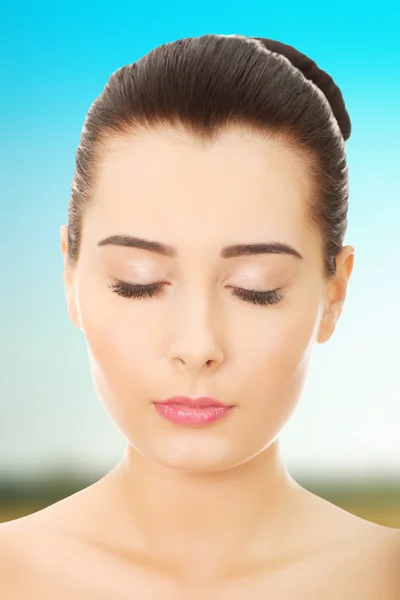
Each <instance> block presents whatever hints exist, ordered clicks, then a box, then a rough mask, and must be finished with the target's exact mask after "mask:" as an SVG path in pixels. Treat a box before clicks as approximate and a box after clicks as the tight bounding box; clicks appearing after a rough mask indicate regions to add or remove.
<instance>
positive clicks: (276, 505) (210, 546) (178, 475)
mask: <svg viewBox="0 0 400 600" xmlns="http://www.w3.org/2000/svg"><path fill="white" fill-rule="evenodd" d="M109 478H110V484H111V485H110V487H111V488H112V490H113V494H114V496H113V501H114V502H115V504H114V507H113V509H112V510H113V512H114V514H116V513H117V514H118V515H119V517H118V518H119V519H120V522H121V524H122V523H124V525H123V526H122V527H121V531H124V532H125V534H126V535H128V533H127V532H130V533H129V535H130V539H132V532H134V538H135V540H136V543H138V541H139V544H140V546H141V549H143V550H145V551H146V553H149V554H151V556H153V557H158V558H160V557H164V558H167V561H168V564H169V565H171V566H172V567H175V568H176V569H177V570H179V571H180V572H182V569H183V568H184V572H185V574H189V573H190V574H192V573H195V572H199V571H201V573H202V574H203V575H204V571H205V570H207V569H209V571H210V572H211V571H213V572H214V571H217V570H218V571H219V572H220V571H222V570H224V568H225V566H226V568H228V566H229V568H232V567H233V564H234V563H235V564H236V563H238V564H239V563H241V564H242V565H243V564H244V563H246V562H247V560H250V558H249V556H250V555H251V556H252V557H254V558H255V560H258V559H260V560H261V558H262V557H265V556H266V554H268V549H269V550H270V555H271V556H273V557H275V558H276V556H277V548H278V546H279V544H281V545H282V538H283V541H284V542H285V543H286V544H287V539H286V541H285V536H283V535H282V534H283V531H285V530H288V531H290V523H291V522H295V518H296V517H297V518H298V511H297V512H296V507H298V506H299V505H298V502H299V496H301V493H300V494H299V491H300V490H302V488H300V486H298V485H297V484H296V482H294V480H293V479H292V478H291V477H290V475H289V474H288V472H287V470H286V468H285V466H284V464H283V461H282V460H281V458H280V454H279V440H276V441H275V443H274V444H272V445H271V446H270V447H269V448H267V449H265V450H264V451H262V452H261V453H260V454H259V455H257V456H256V457H254V458H253V459H251V460H249V461H247V462H245V463H243V464H241V465H239V466H237V467H235V468H232V469H228V470H225V471H222V472H216V473H201V474H199V473H187V472H185V473H182V472H178V471H172V470H170V469H166V468H164V467H162V466H160V465H158V464H157V463H154V462H150V461H148V460H147V459H145V458H144V457H143V456H142V455H141V454H139V453H138V452H137V451H136V450H134V449H133V448H132V447H131V446H128V447H127V451H126V454H125V456H124V458H123V459H122V461H121V462H120V463H119V464H118V465H117V467H115V469H114V470H113V471H111V473H110V474H109ZM303 491H304V490H303ZM283 547H284V546H283ZM182 557H184V565H182V563H183V561H182ZM204 557H206V560H205V559H204ZM199 561H200V562H199ZM196 570H197V571H196Z"/></svg>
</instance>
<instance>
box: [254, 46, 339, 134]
mask: <svg viewBox="0 0 400 600" xmlns="http://www.w3.org/2000/svg"><path fill="white" fill-rule="evenodd" d="M252 39H253V40H259V41H260V42H261V43H262V44H263V45H264V46H265V47H266V48H267V49H268V50H271V52H276V53H277V54H282V55H283V56H285V57H286V58H287V59H288V60H289V61H290V62H291V63H292V65H293V66H294V67H296V68H297V69H299V70H300V71H301V72H302V73H303V75H304V77H305V78H306V79H309V80H310V81H312V82H313V83H315V85H316V86H317V87H318V88H319V89H320V90H321V92H322V93H323V94H324V96H325V97H326V99H327V100H328V102H329V104H330V106H331V108H332V112H333V114H334V115H335V118H336V120H337V122H338V125H339V127H340V130H341V132H342V135H343V138H344V140H345V141H346V140H348V139H349V137H350V134H351V121H350V117H349V113H348V112H347V110H346V106H345V103H344V99H343V96H342V92H341V91H340V89H339V88H338V86H337V85H336V83H335V82H334V81H333V79H332V77H331V76H330V75H329V74H328V73H327V72H326V71H323V70H322V69H320V68H319V67H318V65H317V64H316V63H315V62H314V61H313V60H311V58H309V57H308V56H306V55H305V54H303V53H302V52H299V51H298V50H296V48H293V46H289V45H288V44H283V43H282V42H278V41H275V40H270V39H268V38H259V37H253V38H252Z"/></svg>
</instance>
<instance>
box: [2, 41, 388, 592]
mask: <svg viewBox="0 0 400 600" xmlns="http://www.w3.org/2000/svg"><path fill="white" fill-rule="evenodd" d="M349 136H350V120H349V116H348V113H347V111H346V108H345V105H344V102H343V98H342V95H341V93H340V90H339V89H338V87H337V86H336V85H335V83H334V82H333V80H332V79H331V77H330V76H329V75H328V74H327V73H325V72H324V71H322V70H320V69H319V68H318V67H317V65H316V64H315V63H314V62H313V61H312V60H310V59H309V58H307V57H306V56H304V55H303V54H301V53H300V52H298V51H297V50H295V49H294V48H292V47H290V46H287V45H284V44H281V43H279V42H275V41H272V40H267V39H261V38H253V39H251V38H246V37H244V36H240V35H232V36H224V35H205V36H202V37H198V38H186V39H182V40H178V41H176V42H173V43H169V44H165V45H163V46H161V47H158V48H156V49H154V50H153V51H152V52H150V53H149V54H148V55H146V56H145V57H143V58H142V59H141V60H139V61H137V62H136V63H134V64H132V65H128V66H126V67H123V68H122V69H119V70H118V71H117V72H115V73H114V74H113V75H112V76H111V77H110V79H109V81H108V83H107V85H106V87H105V89H104V91H103V93H102V94H101V95H100V96H99V98H98V99H97V100H96V101H95V102H94V103H93V105H92V107H91V108H90V110H89V113H88V116H87V119H86V122H85V125H84V128H83V131H82V137H81V141H80V145H79V148H78V151H77V156H76V172H75V177H74V181H73V185H72V197H71V202H70V207H69V218H68V227H67V226H63V227H62V228H61V248H62V254H63V257H64V265H65V270H64V282H65V290H66V298H67V309H68V314H69V317H70V320H71V321H72V323H73V325H75V327H76V328H78V329H80V330H82V332H83V334H84V336H85V340H86V342H87V348H88V354H89V360H90V367H91V372H92V375H93V380H94V384H95V387H96V390H97V393H98V395H99V398H100V399H101V402H102V403H103V406H104V408H105V410H106V411H107V412H108V414H109V416H110V417H111V419H112V420H113V421H114V422H115V424H116V426H117V427H118V428H119V430H120V431H121V432H122V434H123V435H124V436H125V438H126V442H127V445H126V453H125V456H124V457H123V459H122V460H121V462H120V463H119V464H118V465H117V466H116V467H115V468H114V469H113V470H111V471H110V472H109V473H108V474H107V475H106V476H105V477H104V478H103V479H101V480H100V481H98V482H97V483H95V484H94V485H91V486H89V487H88V488H86V489H84V490H82V491H80V492H79V493H76V494H74V495H72V496H70V497H69V498H66V499H64V500H62V501H60V502H57V503H56V504H53V505H52V506H50V507H48V508H46V509H44V510H41V511H39V512H37V513H35V514H33V515H30V516H27V517H24V518H21V519H17V520H15V521H12V522H9V523H5V524H3V525H2V527H1V528H0V529H1V540H2V543H1V548H2V551H1V552H2V561H1V564H2V571H3V573H2V580H3V584H2V585H3V588H2V589H3V590H4V592H3V596H2V597H5V598H6V597H7V598H17V597H18V598H29V599H30V600H32V599H35V598H40V599H43V598H59V599H60V598H63V599H64V598H65V599H72V598H74V599H79V598H85V600H87V599H92V598H93V599H94V598H96V599H99V600H100V599H113V600H114V599H115V600H119V599H121V600H122V599H125V598H126V599H128V598H141V599H147V598H152V599H155V598H157V599H158V598H160V599H161V598H162V599H163V600H164V599H167V600H168V599H172V598H173V599H176V598H182V599H183V598H185V599H186V598H190V599H194V598H202V599H211V600H213V599H217V598H218V599H222V600H225V599H226V600H228V599H229V600H242V599H243V600H244V599H248V598H254V599H258V598H260V599H261V598H263V599H264V598H274V600H280V599H285V600H291V599H294V598H296V600H299V599H302V598H307V600H311V599H317V598H318V599H321V598H324V599H325V600H329V599H335V600H336V599H337V600H339V599H340V600H347V599H351V600H355V599H358V598H359V599H361V598H362V599H363V600H366V599H372V598H373V599H376V600H378V599H379V600H386V599H389V598H390V599H394V598H399V597H400V585H399V579H398V562H397V561H398V560H399V554H400V541H399V534H400V531H398V530H394V529H390V528H387V527H382V526H379V525H376V524H373V523H370V522H368V521H364V520H363V519H360V518H358V517H356V516H354V515H351V514H349V513H347V512H346V511H343V510H341V509H339V508H338V507H336V506H334V505H332V504H331V503H329V502H327V501H325V500H323V499H321V498H319V497H317V496H315V495H314V494H312V493H310V492H309V491H307V490H305V489H304V488H302V487H301V486H300V485H299V484H297V483H296V482H295V481H294V480H293V478H292V477H291V476H290V475H289V473H288V471H287V469H286V467H285V465H284V463H283V460H282V458H281V455H280V449H279V435H280V432H281V431H282V429H283V427H284V426H285V424H286V423H287V421H288V419H289V418H290V416H291V415H292V414H293V412H294V410H295V408H296V405H297V403H298V401H299V397H300V395H301V390H302V387H303V384H304V381H305V377H306V373H307V370H308V365H309V361H310V356H311V350H312V348H313V345H314V343H320V344H322V343H325V342H327V341H328V340H329V339H330V337H331V336H332V334H333V332H334V330H335V326H336V323H337V321H338V319H339V317H340V314H341V312H342V309H343V304H344V301H345V297H346V292H347V286H348V282H349V278H350V276H351V273H352V270H353V259H354V248H353V247H352V246H343V245H342V242H343V239H344V235H345V232H346V226H347V207H348V173H347V165H346V155H345V141H346V140H347V139H348V138H349ZM171 399H172V400H171ZM166 400H171V401H170V402H169V403H165V401H166ZM323 401H324V398H323V390H322V391H321V402H323Z"/></svg>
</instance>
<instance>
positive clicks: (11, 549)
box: [0, 519, 30, 599]
mask: <svg viewBox="0 0 400 600" xmlns="http://www.w3.org/2000/svg"><path fill="white" fill-rule="evenodd" d="M24 540H25V541H24ZM28 556H29V535H25V536H24V534H23V531H22V530H21V520H20V519H17V520H15V521H11V522H6V523H1V524H0V589H1V592H2V595H3V594H4V597H5V598H8V597H10V598H11V597H12V598H15V599H17V598H19V597H20V594H22V593H23V585H24V582H25V581H27V580H28V579H29V572H30V569H29V560H28ZM8 594H9V595H8ZM11 594H12V596H11ZM2 597H3V596H2Z"/></svg>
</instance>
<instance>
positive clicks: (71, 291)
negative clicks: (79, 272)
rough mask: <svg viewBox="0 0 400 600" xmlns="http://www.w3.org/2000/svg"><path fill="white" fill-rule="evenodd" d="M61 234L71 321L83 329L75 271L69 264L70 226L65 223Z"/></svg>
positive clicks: (68, 310) (68, 311)
mask: <svg viewBox="0 0 400 600" xmlns="http://www.w3.org/2000/svg"><path fill="white" fill-rule="evenodd" d="M60 234H61V252H62V255H63V260H64V277H63V280H64V289H65V297H66V300H67V313H68V316H69V319H70V321H71V323H72V324H73V325H74V326H75V327H76V328H77V329H82V327H81V324H80V321H79V316H78V311H77V307H76V300H75V288H74V273H73V271H72V269H71V267H70V265H69V264H68V227H67V226H66V225H63V226H62V227H61V229H60Z"/></svg>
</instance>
